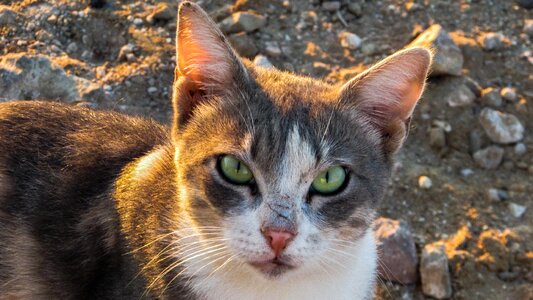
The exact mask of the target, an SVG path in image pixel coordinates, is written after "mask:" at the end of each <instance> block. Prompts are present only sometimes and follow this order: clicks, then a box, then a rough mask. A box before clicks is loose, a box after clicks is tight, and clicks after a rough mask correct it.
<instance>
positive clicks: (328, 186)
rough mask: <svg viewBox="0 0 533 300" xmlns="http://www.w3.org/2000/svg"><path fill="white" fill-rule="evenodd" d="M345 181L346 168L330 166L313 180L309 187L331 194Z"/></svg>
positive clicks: (321, 192)
mask: <svg viewBox="0 0 533 300" xmlns="http://www.w3.org/2000/svg"><path fill="white" fill-rule="evenodd" d="M345 181H346V170H344V168H343V167H341V166H335V167H331V168H329V169H327V170H325V171H323V172H320V174H318V176H317V177H316V178H315V180H313V183H312V184H311V187H312V188H313V190H315V191H316V192H318V193H320V194H324V195H327V194H332V193H335V192H336V191H338V190H339V189H340V188H341V187H342V185H343V183H344V182H345Z"/></svg>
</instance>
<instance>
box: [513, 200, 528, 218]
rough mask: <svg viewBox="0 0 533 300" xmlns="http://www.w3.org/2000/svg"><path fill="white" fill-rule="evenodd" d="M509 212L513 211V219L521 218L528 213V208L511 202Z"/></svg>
mask: <svg viewBox="0 0 533 300" xmlns="http://www.w3.org/2000/svg"><path fill="white" fill-rule="evenodd" d="M509 210H510V211H511V214H512V215H513V217H515V218H520V217H522V216H523V215H524V213H525V212H526V207H525V206H523V205H520V204H516V203H514V202H511V203H509Z"/></svg>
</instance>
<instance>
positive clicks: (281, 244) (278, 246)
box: [263, 230, 294, 256]
mask: <svg viewBox="0 0 533 300" xmlns="http://www.w3.org/2000/svg"><path fill="white" fill-rule="evenodd" d="M263 235H264V236H265V238H266V239H267V241H268V243H269V244H270V248H272V250H274V252H275V253H276V256H279V255H280V254H281V252H283V250H284V249H285V247H287V244H288V243H289V242H290V241H291V240H292V238H294V234H292V233H290V232H287V231H277V230H265V231H264V232H263Z"/></svg>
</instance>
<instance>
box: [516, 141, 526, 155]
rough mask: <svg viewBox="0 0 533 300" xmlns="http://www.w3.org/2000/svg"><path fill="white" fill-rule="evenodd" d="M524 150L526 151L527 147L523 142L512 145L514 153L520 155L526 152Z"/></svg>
mask: <svg viewBox="0 0 533 300" xmlns="http://www.w3.org/2000/svg"><path fill="white" fill-rule="evenodd" d="M526 152H527V147H526V145H525V144H524V143H518V144H516V145H515V146H514V153H515V154H516V155H519V156H522V155H524V154H526Z"/></svg>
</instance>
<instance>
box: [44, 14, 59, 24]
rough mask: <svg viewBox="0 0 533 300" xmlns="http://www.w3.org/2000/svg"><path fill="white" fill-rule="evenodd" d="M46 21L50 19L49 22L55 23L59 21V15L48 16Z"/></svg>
mask: <svg viewBox="0 0 533 300" xmlns="http://www.w3.org/2000/svg"><path fill="white" fill-rule="evenodd" d="M46 21H48V23H50V24H55V23H57V16H56V15H51V16H49V17H48V19H46Z"/></svg>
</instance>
